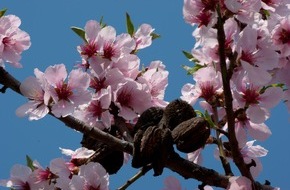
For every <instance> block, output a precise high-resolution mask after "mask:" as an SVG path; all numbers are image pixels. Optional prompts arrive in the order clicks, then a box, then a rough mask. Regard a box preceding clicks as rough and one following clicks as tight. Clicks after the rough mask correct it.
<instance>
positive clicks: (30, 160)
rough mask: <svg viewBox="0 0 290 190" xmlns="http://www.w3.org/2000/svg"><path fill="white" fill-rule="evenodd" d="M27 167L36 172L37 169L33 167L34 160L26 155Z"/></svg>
mask: <svg viewBox="0 0 290 190" xmlns="http://www.w3.org/2000/svg"><path fill="white" fill-rule="evenodd" d="M26 165H27V166H28V167H29V168H30V169H31V170H32V171H34V170H35V167H34V166H33V160H32V159H31V158H30V157H29V156H28V155H26Z"/></svg>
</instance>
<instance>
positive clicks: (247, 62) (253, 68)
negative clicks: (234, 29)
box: [236, 26, 278, 85]
mask: <svg viewBox="0 0 290 190" xmlns="http://www.w3.org/2000/svg"><path fill="white" fill-rule="evenodd" d="M258 38H259V36H258V31H257V29H255V28H251V27H250V26H247V27H246V28H245V29H244V30H243V31H242V32H241V33H240V38H239V41H238V42H237V47H236V49H237V50H236V51H237V52H238V53H239V59H240V62H241V65H242V68H243V69H244V70H245V71H246V73H244V75H248V77H249V80H250V81H251V82H252V83H256V84H258V85H265V84H267V83H268V82H270V80H271V78H272V77H271V75H270V73H269V72H268V71H269V70H272V69H274V68H275V67H277V66H278V53H277V52H276V51H275V50H274V49H272V48H268V47H258ZM259 45H261V44H259ZM257 73H259V75H257Z"/></svg>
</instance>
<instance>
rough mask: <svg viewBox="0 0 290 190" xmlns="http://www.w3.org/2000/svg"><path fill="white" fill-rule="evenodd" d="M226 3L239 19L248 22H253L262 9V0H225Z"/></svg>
mask: <svg viewBox="0 0 290 190" xmlns="http://www.w3.org/2000/svg"><path fill="white" fill-rule="evenodd" d="M224 3H225V5H226V7H227V9H229V10H230V11H231V12H232V13H235V17H236V18H237V19H238V20H239V21H241V22H243V23H246V24H252V23H253V21H254V16H255V14H258V12H259V11H260V9H261V1H256V0H225V1H224Z"/></svg>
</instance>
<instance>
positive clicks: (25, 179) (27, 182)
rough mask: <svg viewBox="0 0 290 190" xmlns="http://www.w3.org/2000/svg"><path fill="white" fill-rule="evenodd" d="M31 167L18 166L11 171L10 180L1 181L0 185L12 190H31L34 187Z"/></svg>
mask: <svg viewBox="0 0 290 190" xmlns="http://www.w3.org/2000/svg"><path fill="white" fill-rule="evenodd" d="M31 174H32V171H31V169H30V168H29V167H27V166H23V165H19V164H16V165H14V166H13V167H12V169H11V171H10V179H9V180H0V185H1V186H4V187H9V188H12V189H31V188H32V185H33V181H32V178H31V177H30V176H31Z"/></svg>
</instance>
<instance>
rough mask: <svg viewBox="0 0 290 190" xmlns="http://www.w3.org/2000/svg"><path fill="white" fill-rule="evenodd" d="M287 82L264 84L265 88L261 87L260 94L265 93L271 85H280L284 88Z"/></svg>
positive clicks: (279, 86)
mask: <svg viewBox="0 0 290 190" xmlns="http://www.w3.org/2000/svg"><path fill="white" fill-rule="evenodd" d="M284 86H285V84H283V83H276V84H270V85H268V86H263V88H261V90H260V94H263V93H264V92H265V91H266V90H267V89H268V88H270V87H278V88H282V89H283V88H284Z"/></svg>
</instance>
